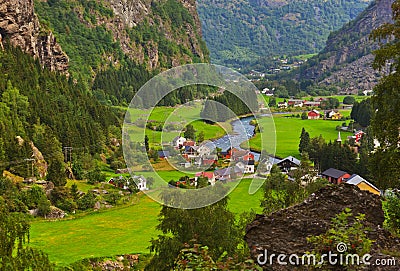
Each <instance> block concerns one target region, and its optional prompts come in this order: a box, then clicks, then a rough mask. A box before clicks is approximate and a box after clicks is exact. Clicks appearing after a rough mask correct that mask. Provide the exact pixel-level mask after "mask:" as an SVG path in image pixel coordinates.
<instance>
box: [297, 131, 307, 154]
mask: <svg viewBox="0 0 400 271" xmlns="http://www.w3.org/2000/svg"><path fill="white" fill-rule="evenodd" d="M309 146H310V134H309V133H308V132H307V131H306V129H304V127H303V129H302V130H301V135H300V144H299V152H300V153H303V152H304V151H307V150H308V148H309Z"/></svg>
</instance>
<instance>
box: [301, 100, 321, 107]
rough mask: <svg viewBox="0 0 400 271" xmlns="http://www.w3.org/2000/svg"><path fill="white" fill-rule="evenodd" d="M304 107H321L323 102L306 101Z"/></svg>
mask: <svg viewBox="0 0 400 271" xmlns="http://www.w3.org/2000/svg"><path fill="white" fill-rule="evenodd" d="M303 106H310V107H320V106H321V102H318V101H317V102H313V101H304V102H303Z"/></svg>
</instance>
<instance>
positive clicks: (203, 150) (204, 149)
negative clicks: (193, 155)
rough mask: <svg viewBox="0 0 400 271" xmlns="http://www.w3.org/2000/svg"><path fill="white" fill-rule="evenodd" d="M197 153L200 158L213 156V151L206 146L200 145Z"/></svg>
mask: <svg viewBox="0 0 400 271" xmlns="http://www.w3.org/2000/svg"><path fill="white" fill-rule="evenodd" d="M196 151H197V154H198V155H199V156H206V155H210V154H211V149H210V148H209V147H207V146H206V145H204V144H202V145H200V146H199V147H198V148H197V150H196Z"/></svg>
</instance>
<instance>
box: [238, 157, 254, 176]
mask: <svg viewBox="0 0 400 271" xmlns="http://www.w3.org/2000/svg"><path fill="white" fill-rule="evenodd" d="M236 166H237V167H239V168H240V169H241V170H243V173H254V172H255V167H254V160H249V161H246V162H242V161H240V162H238V163H237V164H236Z"/></svg>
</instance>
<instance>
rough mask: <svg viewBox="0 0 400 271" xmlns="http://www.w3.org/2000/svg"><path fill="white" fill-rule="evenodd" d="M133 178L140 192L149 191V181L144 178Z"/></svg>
mask: <svg viewBox="0 0 400 271" xmlns="http://www.w3.org/2000/svg"><path fill="white" fill-rule="evenodd" d="M132 178H133V180H134V181H135V183H136V185H137V187H138V189H139V190H140V191H144V190H149V188H147V181H146V178H145V177H144V176H142V175H141V176H133V177H132Z"/></svg>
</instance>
